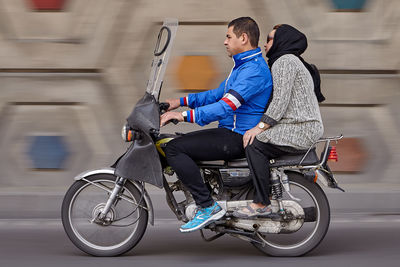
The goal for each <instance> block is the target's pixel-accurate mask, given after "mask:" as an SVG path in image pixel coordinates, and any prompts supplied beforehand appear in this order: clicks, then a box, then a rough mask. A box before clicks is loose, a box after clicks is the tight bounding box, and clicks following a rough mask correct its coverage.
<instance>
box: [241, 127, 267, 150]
mask: <svg viewBox="0 0 400 267" xmlns="http://www.w3.org/2000/svg"><path fill="white" fill-rule="evenodd" d="M262 132H264V130H263V129H261V128H259V127H258V125H256V126H255V127H254V128H251V129H250V130H248V131H247V132H245V133H244V135H243V147H244V148H246V146H247V145H251V144H252V143H253V141H254V138H255V137H256V136H257V135H258V134H259V133H262Z"/></svg>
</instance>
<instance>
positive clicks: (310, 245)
mask: <svg viewBox="0 0 400 267" xmlns="http://www.w3.org/2000/svg"><path fill="white" fill-rule="evenodd" d="M288 176H289V181H290V192H291V194H292V195H293V196H294V197H296V198H299V199H301V201H297V203H298V204H300V205H301V206H302V208H303V210H304V212H305V217H306V218H305V220H304V221H305V222H304V224H303V225H302V226H301V228H300V229H299V230H298V231H296V232H293V233H288V234H286V233H280V234H263V235H261V234H260V235H259V237H258V240H259V241H261V243H262V244H263V245H261V244H259V243H253V245H254V246H255V247H256V248H257V249H259V250H260V251H262V252H263V253H265V254H267V255H270V256H284V257H288V256H301V255H304V254H306V253H308V252H310V251H311V250H313V249H314V248H315V247H317V246H318V244H319V243H320V242H321V241H322V240H323V239H324V237H325V235H326V233H327V231H328V228H329V223H330V208H329V202H328V199H327V198H326V195H325V193H324V191H323V190H322V189H321V187H320V186H319V185H318V184H316V183H311V182H309V181H307V180H305V179H304V177H303V176H302V175H300V174H298V173H288ZM283 199H290V197H289V196H288V194H287V193H283Z"/></svg>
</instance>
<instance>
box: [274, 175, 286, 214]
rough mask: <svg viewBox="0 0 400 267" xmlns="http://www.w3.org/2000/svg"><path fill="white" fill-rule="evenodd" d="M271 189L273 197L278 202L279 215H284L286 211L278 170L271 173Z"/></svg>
mask: <svg viewBox="0 0 400 267" xmlns="http://www.w3.org/2000/svg"><path fill="white" fill-rule="evenodd" d="M271 187H272V197H273V198H275V199H276V200H277V201H278V205H279V213H284V212H285V209H284V207H283V201H282V193H283V192H282V184H281V181H280V179H279V176H278V172H277V171H276V170H272V171H271Z"/></svg>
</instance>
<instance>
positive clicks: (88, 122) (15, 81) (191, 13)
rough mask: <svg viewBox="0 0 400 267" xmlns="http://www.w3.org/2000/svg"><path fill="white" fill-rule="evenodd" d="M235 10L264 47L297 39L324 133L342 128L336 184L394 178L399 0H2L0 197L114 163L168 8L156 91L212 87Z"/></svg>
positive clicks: (225, 65)
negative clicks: (315, 83) (284, 34)
mask: <svg viewBox="0 0 400 267" xmlns="http://www.w3.org/2000/svg"><path fill="white" fill-rule="evenodd" d="M240 16H251V17H253V18H254V19H255V20H256V21H257V22H258V24H259V26H260V30H261V38H260V46H261V47H262V46H263V44H264V41H265V39H266V36H267V33H268V32H269V31H270V29H271V28H272V27H273V26H274V25H275V24H280V23H287V24H291V25H293V26H295V27H296V28H298V29H300V30H301V31H302V32H304V33H305V34H306V35H307V37H308V41H309V47H308V50H307V51H306V53H305V54H304V58H305V59H306V60H307V61H308V62H311V63H314V64H316V65H317V66H318V67H319V69H320V71H321V76H322V91H323V93H324V94H325V96H326V99H327V100H326V101H325V102H324V103H323V104H321V111H322V115H323V119H324V124H325V136H333V135H339V134H340V133H343V134H344V135H345V137H346V139H344V140H343V142H340V143H339V144H338V146H337V150H338V154H339V162H338V163H332V167H333V168H334V169H335V170H336V171H337V172H338V173H339V175H338V177H340V183H341V184H342V185H343V184H344V185H357V184H359V185H361V184H370V185H372V186H373V187H385V186H386V187H387V188H390V187H391V186H398V185H400V179H399V175H398V170H397V168H398V163H399V162H400V141H399V140H400V134H399V127H400V118H399V115H398V114H400V112H399V111H400V83H399V68H400V65H399V63H400V58H399V49H398V48H399V47H400V29H399V25H400V24H399V22H400V20H399V19H400V18H399V16H400V2H399V1H397V0H280V1H276V0H229V1H228V0H213V1H211V0H202V1H199V0H185V1H183V0H181V1H179V0H168V1H167V0H165V1H162V0H113V1H108V0H0V144H1V150H0V170H1V172H0V193H1V194H2V195H3V196H4V195H5V196H11V195H13V192H15V194H23V193H24V192H25V193H26V194H38V195H40V194H49V192H61V193H63V192H65V190H66V188H67V187H68V186H69V185H70V184H71V183H72V181H73V180H72V178H73V177H74V176H75V175H76V174H78V173H79V172H81V171H84V170H86V169H90V168H99V167H103V166H109V165H110V164H112V163H113V161H114V160H115V159H116V158H117V156H118V155H119V154H121V153H122V152H123V151H124V150H125V147H126V145H125V144H124V143H123V142H122V140H121V139H120V128H121V126H122V125H123V124H124V122H125V118H126V117H127V115H128V114H129V112H130V111H131V109H132V107H133V105H134V103H135V102H136V100H138V99H139V98H140V97H141V96H142V95H143V94H144V90H145V87H146V82H147V78H148V75H149V70H150V63H151V59H152V51H153V48H154V47H153V46H154V43H155V40H156V37H157V33H158V29H159V27H160V23H161V22H162V21H163V19H164V18H165V17H176V18H178V20H179V21H180V26H179V28H178V33H177V37H176V39H175V44H174V49H173V54H172V55H171V58H170V64H169V66H168V69H167V73H166V76H165V79H164V80H165V82H164V87H163V92H162V96H161V98H162V99H165V98H171V97H178V96H182V95H185V94H186V93H188V92H196V91H198V90H205V89H212V88H215V87H217V86H218V84H219V82H220V81H222V80H223V79H224V78H225V77H226V76H227V75H228V74H229V71H230V68H231V67H232V61H231V59H230V58H228V57H227V56H226V52H225V48H224V46H223V41H224V38H225V34H226V30H227V23H228V22H229V21H230V20H232V19H234V18H236V17H240ZM262 50H264V49H262ZM169 129H172V127H171V128H167V130H169ZM177 129H178V130H179V129H180V130H183V131H188V130H193V129H197V128H196V126H188V125H184V124H182V125H180V126H178V128H177ZM172 130H175V129H172ZM344 187H345V186H344ZM21 192H22V193H21ZM32 192H34V193H32ZM1 205H3V206H4V205H7V204H4V203H3V204H0V208H1Z"/></svg>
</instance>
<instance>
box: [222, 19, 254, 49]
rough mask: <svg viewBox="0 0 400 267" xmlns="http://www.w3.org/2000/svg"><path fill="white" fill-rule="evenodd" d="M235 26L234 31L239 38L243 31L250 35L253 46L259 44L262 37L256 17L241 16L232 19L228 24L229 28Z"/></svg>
mask: <svg viewBox="0 0 400 267" xmlns="http://www.w3.org/2000/svg"><path fill="white" fill-rule="evenodd" d="M232 26H233V32H234V33H235V35H236V37H238V38H239V36H241V35H242V34H243V33H246V34H247V36H249V40H250V44H251V46H252V47H257V46H258V40H259V38H260V29H259V28H258V25H257V23H256V22H255V20H254V19H252V18H250V17H240V18H237V19H234V20H232V21H231V22H229V24H228V28H230V27H232Z"/></svg>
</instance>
